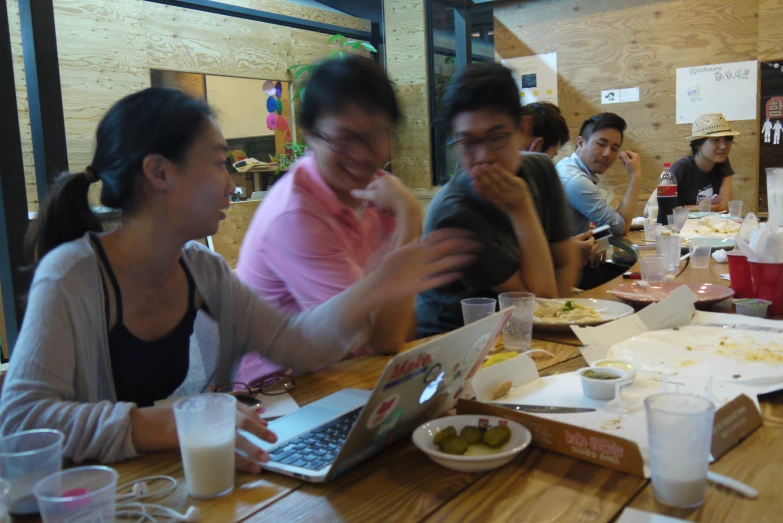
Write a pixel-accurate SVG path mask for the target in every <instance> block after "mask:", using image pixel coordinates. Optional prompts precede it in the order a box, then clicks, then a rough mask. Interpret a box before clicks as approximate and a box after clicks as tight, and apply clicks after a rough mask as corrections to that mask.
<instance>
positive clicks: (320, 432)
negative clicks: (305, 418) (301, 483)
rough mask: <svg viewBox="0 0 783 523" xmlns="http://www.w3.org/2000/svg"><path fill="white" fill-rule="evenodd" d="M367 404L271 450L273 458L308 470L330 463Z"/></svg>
mask: <svg viewBox="0 0 783 523" xmlns="http://www.w3.org/2000/svg"><path fill="white" fill-rule="evenodd" d="M363 408H364V407H363V406H362V407H359V408H358V409H355V410H352V411H351V412H348V413H346V414H343V415H342V416H340V417H339V418H337V419H336V420H332V421H330V422H328V423H326V424H324V425H321V426H320V427H318V428H316V429H313V430H311V431H310V432H306V433H304V434H302V435H300V436H299V437H296V438H294V439H292V440H291V441H289V442H288V443H286V444H285V445H284V446H282V447H278V448H276V449H275V450H274V451H272V452H270V453H269V456H270V458H271V461H275V462H277V463H284V464H286V465H292V466H294V467H302V468H304V469H309V470H321V469H322V468H324V467H327V466H329V465H331V464H332V463H333V462H334V460H335V458H337V454H339V453H340V449H341V448H342V447H343V443H345V440H346V438H347V437H348V433H349V432H350V431H351V429H352V428H353V425H354V423H356V419H357V418H358V417H359V414H360V413H361V412H362V409H363Z"/></svg>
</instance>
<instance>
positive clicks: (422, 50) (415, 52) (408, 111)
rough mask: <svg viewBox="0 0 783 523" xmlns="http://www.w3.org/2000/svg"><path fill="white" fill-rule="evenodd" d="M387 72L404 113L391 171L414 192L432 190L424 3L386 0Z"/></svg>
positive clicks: (412, 0)
mask: <svg viewBox="0 0 783 523" xmlns="http://www.w3.org/2000/svg"><path fill="white" fill-rule="evenodd" d="M383 4H384V26H385V30H386V35H385V36H386V70H387V72H388V74H389V78H390V79H391V80H392V81H393V82H394V84H395V90H396V92H397V96H398V98H399V101H400V106H401V110H402V112H403V114H404V119H403V122H402V125H401V126H400V129H399V132H398V135H397V139H396V142H395V144H394V146H393V148H392V158H393V163H392V169H393V171H394V174H395V175H397V176H399V177H400V178H401V179H402V180H403V181H404V182H405V184H406V185H407V186H408V187H410V188H411V189H413V190H414V191H421V190H428V189H430V188H431V187H432V159H431V152H430V115H429V89H428V85H427V38H426V36H427V35H426V25H425V23H424V2H421V1H414V0H384V3H383Z"/></svg>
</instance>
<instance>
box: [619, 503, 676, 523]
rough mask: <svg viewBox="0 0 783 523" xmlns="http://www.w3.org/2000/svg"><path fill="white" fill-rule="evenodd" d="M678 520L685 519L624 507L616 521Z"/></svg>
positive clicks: (666, 522)
mask: <svg viewBox="0 0 783 523" xmlns="http://www.w3.org/2000/svg"><path fill="white" fill-rule="evenodd" d="M680 521H683V522H684V521H685V520H684V519H679V518H672V517H669V516H663V515H661V514H653V513H652V512H645V511H644V510H637V509H635V508H631V507H626V509H625V510H623V513H622V514H620V519H618V520H617V523H678V522H680Z"/></svg>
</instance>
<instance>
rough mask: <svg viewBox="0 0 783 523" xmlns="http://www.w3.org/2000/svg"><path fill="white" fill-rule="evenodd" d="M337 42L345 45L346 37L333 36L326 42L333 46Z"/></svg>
mask: <svg viewBox="0 0 783 523" xmlns="http://www.w3.org/2000/svg"><path fill="white" fill-rule="evenodd" d="M335 41H336V42H337V43H338V44H339V45H343V44H344V43H345V37H344V36H343V35H341V34H336V35H332V36H330V37H329V39H328V40H327V41H326V43H327V44H331V43H332V42H335Z"/></svg>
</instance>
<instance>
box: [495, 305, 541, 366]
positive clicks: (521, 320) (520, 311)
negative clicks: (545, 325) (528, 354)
mask: <svg viewBox="0 0 783 523" xmlns="http://www.w3.org/2000/svg"><path fill="white" fill-rule="evenodd" d="M498 299H499V300H500V309H501V310H503V309H506V308H508V307H514V312H513V313H512V314H511V317H510V318H509V319H508V321H507V322H506V324H505V326H503V347H504V349H505V350H507V351H516V352H519V351H526V350H528V349H530V341H531V339H532V337H533V307H534V305H535V302H536V297H535V295H533V294H531V293H529V292H504V293H503V294H501V295H500V296H498Z"/></svg>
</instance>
